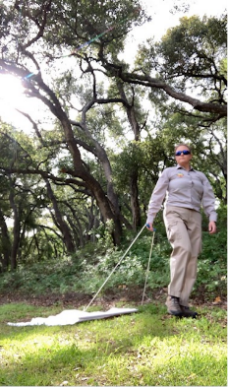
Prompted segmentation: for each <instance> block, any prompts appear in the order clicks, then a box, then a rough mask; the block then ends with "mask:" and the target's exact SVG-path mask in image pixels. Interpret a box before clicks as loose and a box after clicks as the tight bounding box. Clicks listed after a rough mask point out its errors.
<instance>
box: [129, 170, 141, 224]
mask: <svg viewBox="0 0 228 387" xmlns="http://www.w3.org/2000/svg"><path fill="white" fill-rule="evenodd" d="M130 194H131V209H132V218H133V229H134V231H136V230H137V228H138V227H139V226H140V225H141V215H140V206H139V200H138V172H137V171H136V170H135V171H134V173H133V174H132V175H131V177H130Z"/></svg>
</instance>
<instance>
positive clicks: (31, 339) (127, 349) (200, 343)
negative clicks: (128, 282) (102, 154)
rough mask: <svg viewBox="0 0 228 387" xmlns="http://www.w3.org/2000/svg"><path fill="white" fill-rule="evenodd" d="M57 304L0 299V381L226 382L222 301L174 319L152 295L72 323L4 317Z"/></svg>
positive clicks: (26, 315) (43, 311) (42, 312)
mask: <svg viewBox="0 0 228 387" xmlns="http://www.w3.org/2000/svg"><path fill="white" fill-rule="evenodd" d="M120 306H121V305H120ZM125 306H126V305H125ZM69 308H71V307H70V306H69ZM60 311H61V307H60V306H53V307H51V308H50V307H49V308H47V307H35V306H32V305H27V304H25V303H17V304H14V303H12V304H7V305H3V306H1V307H0V323H1V340H0V345H1V352H0V363H1V373H0V384H1V385H5V386H58V385H69V386H79V385H80V386H83V385H93V386H102V385H104V386H114V385H119V386H146V385H148V386H156V385H163V386H226V385H227V379H226V370H227V367H226V364H227V355H226V353H227V351H226V329H225V328H226V311H225V310H223V309H221V308H220V307H211V308H208V307H203V308H200V317H199V318H198V319H179V320H177V319H175V318H172V317H170V316H168V315H166V313H165V308H164V306H163V305H161V304H160V303H155V302H153V303H151V304H147V305H141V306H138V312H137V313H134V314H131V315H124V316H120V317H116V318H111V319H106V320H97V321H89V322H84V323H80V324H75V325H73V326H61V327H60V326H56V327H45V326H33V327H32V326H29V327H28V326H27V327H12V326H8V325H7V322H8V321H11V322H17V321H19V320H20V321H21V320H22V321H24V320H25V319H26V321H27V320H29V319H30V318H32V317H37V316H43V317H45V316H48V315H51V314H57V313H59V312H60ZM198 311H199V310H198Z"/></svg>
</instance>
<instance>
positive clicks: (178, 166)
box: [176, 164, 194, 171]
mask: <svg viewBox="0 0 228 387" xmlns="http://www.w3.org/2000/svg"><path fill="white" fill-rule="evenodd" d="M176 168H177V169H184V170H185V171H186V169H185V168H183V167H182V166H181V165H179V164H177V167H176ZM190 171H194V168H192V167H191V166H190Z"/></svg>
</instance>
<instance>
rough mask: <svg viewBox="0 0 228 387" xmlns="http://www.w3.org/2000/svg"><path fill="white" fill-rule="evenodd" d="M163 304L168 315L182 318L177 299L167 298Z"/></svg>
mask: <svg viewBox="0 0 228 387" xmlns="http://www.w3.org/2000/svg"><path fill="white" fill-rule="evenodd" d="M165 304H166V306H167V310H168V313H169V314H171V315H172V316H182V310H181V307H180V305H179V298H178V297H174V296H168V297H167V300H166V303H165Z"/></svg>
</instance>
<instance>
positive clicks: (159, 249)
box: [0, 230, 227, 300]
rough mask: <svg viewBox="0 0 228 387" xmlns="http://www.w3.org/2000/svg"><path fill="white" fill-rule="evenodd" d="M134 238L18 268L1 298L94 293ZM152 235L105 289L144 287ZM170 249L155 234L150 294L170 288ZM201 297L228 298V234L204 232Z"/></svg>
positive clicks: (5, 280)
mask: <svg viewBox="0 0 228 387" xmlns="http://www.w3.org/2000/svg"><path fill="white" fill-rule="evenodd" d="M131 237H132V235H128V236H126V238H125V242H124V243H123V244H122V248H121V249H117V248H115V247H114V246H112V245H111V246H109V247H106V249H103V251H102V249H101V246H99V245H96V244H92V243H90V244H88V245H86V246H85V248H84V249H81V250H79V251H78V252H77V253H76V254H75V255H74V256H72V257H63V258H62V260H58V261H56V260H49V261H42V262H37V263H33V264H32V263H30V265H29V266H28V265H26V263H25V264H20V265H19V266H18V268H17V270H15V271H13V272H7V273H4V274H1V275H0V294H9V293H11V294H13V293H14V292H17V294H21V295H26V294H31V293H32V294H33V296H34V297H35V296H36V295H45V294H47V292H48V293H49V294H50V293H53V294H55V293H56V294H65V293H69V292H80V293H85V294H94V293H95V292H96V291H97V290H98V288H100V286H101V285H102V284H103V283H104V281H105V280H106V279H107V277H108V276H109V274H110V272H111V271H112V270H113V269H114V267H115V266H116V265H117V264H118V262H119V261H120V260H121V258H122V257H123V254H124V253H125V251H126V249H127V248H128V246H129V244H130V242H131V240H132V239H131ZM150 247H151V234H148V232H146V233H145V234H143V235H142V236H141V237H140V239H138V240H137V241H136V243H135V244H134V245H133V246H132V248H131V249H130V251H129V252H128V254H127V256H126V257H125V258H124V259H123V260H122V261H121V264H120V265H119V266H118V267H117V268H116V270H115V272H114V274H113V275H112V276H111V277H110V279H109V281H108V282H107V284H106V285H105V287H104V289H103V290H102V292H103V294H104V293H105V292H106V291H110V290H112V291H113V292H114V293H115V291H117V290H118V289H119V288H127V287H130V288H134V287H135V288H136V287H138V288H143V286H144V282H145V275H146V270H147V264H148V258H149V251H150ZM170 253H171V247H170V245H169V243H168V242H167V239H166V238H165V237H163V236H161V235H160V234H156V236H155V244H154V246H153V251H152V258H151V265H150V271H149V273H148V278H147V290H148V292H149V291H154V290H156V289H160V288H164V287H167V285H168V283H169V275H170V273H169V257H170ZM199 292H200V293H201V294H203V297H204V300H212V299H213V298H215V297H217V296H219V297H220V298H223V299H225V298H226V295H227V271H226V239H225V233H224V230H223V231H220V232H219V233H218V234H216V235H213V236H209V235H208V233H206V232H205V233H204V236H203V251H202V253H201V255H200V257H199V260H198V276H197V281H196V284H195V286H194V289H193V293H192V294H193V296H194V295H196V296H197V294H199Z"/></svg>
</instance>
